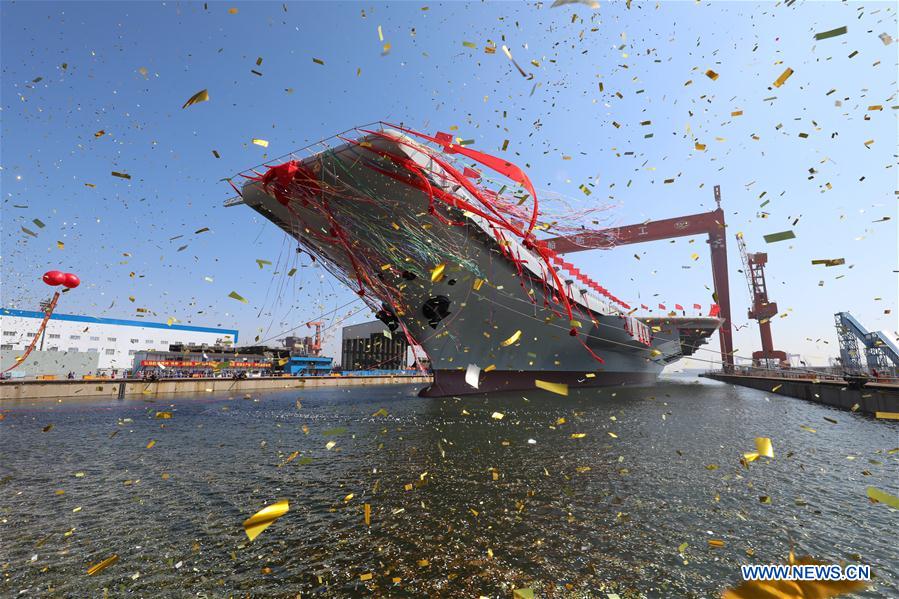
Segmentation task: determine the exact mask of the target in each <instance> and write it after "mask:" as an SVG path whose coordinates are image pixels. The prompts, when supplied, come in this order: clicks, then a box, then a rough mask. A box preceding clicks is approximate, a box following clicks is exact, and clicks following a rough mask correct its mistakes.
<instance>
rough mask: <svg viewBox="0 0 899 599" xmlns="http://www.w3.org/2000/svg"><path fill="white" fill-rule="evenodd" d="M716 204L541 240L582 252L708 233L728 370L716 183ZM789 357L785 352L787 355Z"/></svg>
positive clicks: (723, 247) (723, 244)
mask: <svg viewBox="0 0 899 599" xmlns="http://www.w3.org/2000/svg"><path fill="white" fill-rule="evenodd" d="M715 203H716V204H717V208H716V209H715V210H713V211H711V212H702V213H700V214H689V215H687V216H680V217H677V218H666V219H664V220H655V221H647V222H645V223H640V224H637V225H628V226H624V227H613V228H611V229H602V230H599V231H584V232H583V233H578V234H576V235H573V236H565V237H554V238H552V239H546V240H542V241H541V243H544V244H546V247H548V248H549V249H551V250H553V251H555V252H556V253H557V254H566V253H571V252H581V251H584V250H592V249H595V248H610V247H617V246H619V245H627V244H631V243H643V242H646V241H658V240H660V239H673V238H675V237H686V236H691V235H703V234H705V235H708V244H709V252H710V253H711V259H712V285H713V286H714V289H715V302H716V303H717V305H718V309H719V312H718V316H719V317H720V318H721V320H722V321H723V322H722V323H721V327H720V328H719V329H718V338H719V340H720V342H721V363H722V367H723V368H724V370H725V372H730V371H732V370H733V367H734V349H733V348H734V345H733V333H732V330H731V320H730V286H729V284H728V279H727V239H726V238H725V228H726V227H727V225H726V224H725V223H724V210H722V209H721V188H720V186H718V185H716V186H715ZM784 359H786V355H784Z"/></svg>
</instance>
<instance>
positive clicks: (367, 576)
mask: <svg viewBox="0 0 899 599" xmlns="http://www.w3.org/2000/svg"><path fill="white" fill-rule="evenodd" d="M372 576H373V574H372V573H371V572H368V573H367V574H360V575H359V580H361V581H362V582H365V581H366V580H371V578H372Z"/></svg>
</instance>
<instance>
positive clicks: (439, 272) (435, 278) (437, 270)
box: [431, 262, 446, 283]
mask: <svg viewBox="0 0 899 599" xmlns="http://www.w3.org/2000/svg"><path fill="white" fill-rule="evenodd" d="M445 269H446V263H445V262H441V263H440V264H438V265H437V266H435V267H434V268H433V269H432V270H431V282H432V283H439V282H440V281H441V280H443V271H444V270H445Z"/></svg>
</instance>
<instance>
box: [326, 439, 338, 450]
mask: <svg viewBox="0 0 899 599" xmlns="http://www.w3.org/2000/svg"><path fill="white" fill-rule="evenodd" d="M335 445H337V441H328V442H327V443H325V449H327V450H328V451H330V450H332V449H334V446H335Z"/></svg>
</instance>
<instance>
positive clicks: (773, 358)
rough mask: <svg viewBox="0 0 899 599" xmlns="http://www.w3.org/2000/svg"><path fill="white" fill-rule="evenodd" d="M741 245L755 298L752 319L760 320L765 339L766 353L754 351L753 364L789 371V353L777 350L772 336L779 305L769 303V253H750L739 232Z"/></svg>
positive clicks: (763, 342)
mask: <svg viewBox="0 0 899 599" xmlns="http://www.w3.org/2000/svg"><path fill="white" fill-rule="evenodd" d="M737 244H738V245H739V246H740V257H741V258H742V259H743V270H744V272H745V274H746V282H747V283H749V295H750V297H751V298H752V306H751V307H750V308H749V318H751V319H752V320H757V321H758V323H759V333H761V336H762V350H761V351H754V352H752V365H753V366H761V367H765V368H787V367H789V365H790V363H789V362H788V361H787V354H786V353H784V352H782V351H778V350H776V349H774V339H773V338H772V337H771V318H773V317H774V315H775V314H777V304H776V303H774V302H772V301H768V287H767V286H766V285H765V264H766V263H767V262H768V254H767V253H765V252H756V253H754V254H750V253H749V252H748V251H747V250H746V242H745V241H743V234H742V233H737Z"/></svg>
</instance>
